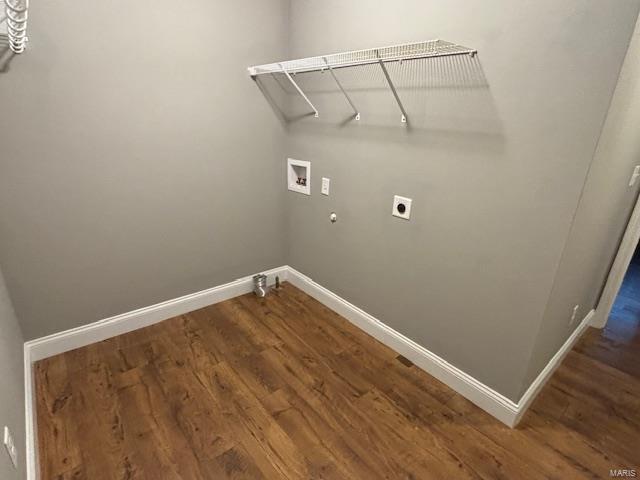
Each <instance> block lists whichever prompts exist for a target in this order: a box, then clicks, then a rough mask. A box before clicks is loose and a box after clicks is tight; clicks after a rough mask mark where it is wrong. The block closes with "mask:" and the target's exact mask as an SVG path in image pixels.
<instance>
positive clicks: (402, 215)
mask: <svg viewBox="0 0 640 480" xmlns="http://www.w3.org/2000/svg"><path fill="white" fill-rule="evenodd" d="M411 202H412V200H411V199H410V198H407V197H401V196H399V195H395V196H394V197H393V209H392V210H391V215H393V216H394V217H398V218H404V219H405V220H409V219H410V218H411ZM400 204H403V205H404V206H405V210H404V212H400V211H398V205H400Z"/></svg>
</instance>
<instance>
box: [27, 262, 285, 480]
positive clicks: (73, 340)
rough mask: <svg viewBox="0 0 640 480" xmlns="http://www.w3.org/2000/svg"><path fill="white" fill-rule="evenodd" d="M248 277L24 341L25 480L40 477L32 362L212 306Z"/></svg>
mask: <svg viewBox="0 0 640 480" xmlns="http://www.w3.org/2000/svg"><path fill="white" fill-rule="evenodd" d="M287 272H288V268H287V267H286V266H284V267H279V268H274V269H272V270H268V271H266V272H261V273H264V274H265V275H267V276H268V277H269V282H268V283H270V284H271V283H273V279H274V278H275V276H276V275H278V276H279V277H280V279H281V280H282V281H285V280H286V279H287ZM251 277H252V275H250V276H248V277H244V278H240V279H238V280H234V281H233V282H230V283H226V284H224V285H220V286H217V287H213V288H209V289H207V290H202V291H200V292H196V293H192V294H189V295H184V296H182V297H178V298H174V299H173V300H168V301H166V302H161V303H157V304H155V305H151V306H150V307H144V308H140V309H138V310H133V311H132V312H128V313H123V314H121V315H116V316H114V317H110V318H106V319H104V320H99V321H97V322H94V323H90V324H88V325H83V326H81V327H78V328H73V329H71V330H66V331H64V332H60V333H54V334H53V335H48V336H46V337H42V338H38V339H36V340H30V341H28V342H26V343H25V344H24V368H25V415H26V437H27V446H26V452H27V453H26V455H27V479H28V480H37V479H38V476H39V471H38V467H37V465H38V460H37V454H38V449H37V435H36V415H35V413H36V411H35V391H34V384H33V363H34V362H37V361H38V360H42V359H44V358H48V357H52V356H54V355H58V354H60V353H64V352H68V351H69V350H74V349H76V348H80V347H84V346H87V345H91V344H92V343H96V342H101V341H102V340H106V339H108V338H112V337H115V336H117V335H122V334H123V333H127V332H131V331H133V330H138V329H140V328H144V327H148V326H149V325H153V324H155V323H158V322H162V321H163V320H167V319H169V318H172V317H175V316H177V315H182V314H185V313H188V312H192V311H194V310H197V309H199V308H203V307H206V306H207V305H213V304H214V303H218V302H222V301H224V300H228V299H230V298H233V297H237V296H239V295H244V294H245V293H249V292H251V291H252V290H253V280H252V278H251Z"/></svg>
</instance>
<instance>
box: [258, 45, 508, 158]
mask: <svg viewBox="0 0 640 480" xmlns="http://www.w3.org/2000/svg"><path fill="white" fill-rule="evenodd" d="M386 65H387V69H388V71H389V75H390V77H391V79H392V81H393V83H394V85H395V86H396V89H397V91H398V95H399V97H400V99H401V101H402V104H403V105H404V108H405V110H406V111H407V117H408V123H407V124H404V123H402V122H401V120H400V119H401V112H400V109H399V107H398V104H397V103H396V101H395V99H394V97H393V93H392V92H391V90H390V88H389V86H388V83H387V81H386V79H385V77H384V74H383V72H382V69H381V68H380V66H379V65H376V64H373V65H362V66H355V67H348V68H340V69H335V73H336V76H337V77H338V79H339V81H340V83H341V84H342V85H343V87H344V89H345V90H346V91H347V93H348V94H349V96H350V97H351V99H352V101H353V104H354V105H355V107H356V109H357V110H358V111H359V112H360V116H361V120H356V119H355V112H354V111H353V109H352V108H351V106H350V105H349V103H348V101H347V99H346V98H345V97H344V95H343V94H342V92H341V91H340V89H339V87H338V86H337V84H336V82H335V81H334V80H333V77H332V76H331V74H330V73H329V72H326V71H325V72H309V73H298V74H296V75H295V76H294V79H295V81H296V82H297V83H298V85H299V86H300V88H301V89H302V90H303V91H304V92H305V94H306V95H307V96H308V97H309V99H310V100H311V102H313V104H314V105H315V106H316V108H317V109H318V112H319V118H314V116H313V112H312V111H310V108H309V106H308V105H307V104H306V102H305V101H304V100H303V99H302V97H301V96H300V95H299V94H298V92H297V91H296V90H295V88H294V87H293V85H292V84H291V83H290V82H289V81H288V79H287V78H286V76H285V75H284V74H270V75H260V76H258V77H256V83H257V85H258V87H259V88H260V90H261V91H262V92H263V94H264V96H265V98H266V99H267V101H268V102H269V104H270V105H271V107H272V109H273V111H274V113H275V114H276V115H277V116H278V118H279V119H280V121H281V122H282V123H283V124H284V125H286V126H287V127H288V128H289V129H290V130H292V131H304V132H308V133H324V134H331V135H340V134H345V135H351V134H353V133H354V131H355V130H356V129H358V135H362V134H365V135H366V134H369V135H371V136H372V137H377V136H378V135H380V134H381V133H383V132H384V133H385V137H387V139H390V138H388V136H389V134H390V132H392V131H395V132H397V134H398V139H402V138H406V136H407V135H408V134H410V133H412V134H413V133H415V134H420V133H422V134H423V135H416V136H415V137H416V138H424V139H425V140H428V141H432V140H433V139H434V138H435V137H438V138H439V139H440V140H444V141H445V142H446V143H451V145H460V142H458V141H457V138H458V137H459V136H460V135H464V136H465V137H467V138H469V137H473V138H475V139H476V140H477V141H480V142H482V143H486V144H488V145H491V146H492V147H493V148H498V149H499V150H502V149H503V147H504V136H503V128H502V123H501V121H500V118H499V115H498V112H497V110H496V107H495V102H494V100H493V96H492V94H491V89H490V87H489V83H488V82H487V79H486V77H485V75H484V71H483V69H482V65H481V64H480V60H479V58H478V55H475V56H473V57H472V56H470V55H457V56H450V57H438V58H424V59H417V60H405V61H404V62H391V63H388V64H386ZM391 136H392V137H393V135H391ZM463 144H467V142H464V143H463Z"/></svg>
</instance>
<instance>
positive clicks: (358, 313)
mask: <svg viewBox="0 0 640 480" xmlns="http://www.w3.org/2000/svg"><path fill="white" fill-rule="evenodd" d="M288 270H289V271H288V274H287V278H288V280H289V282H291V283H292V284H293V285H295V286H296V287H298V288H300V289H301V290H303V291H304V292H305V293H307V294H308V295H310V296H312V297H313V298H315V299H316V300H318V301H319V302H321V303H323V304H324V305H326V306H327V307H329V308H331V309H332V310H334V311H335V312H337V313H339V314H340V315H342V316H343V317H344V318H346V319H347V320H349V321H350V322H351V323H353V324H354V325H356V326H357V327H359V328H360V329H362V330H364V331H365V332H367V333H368V334H369V335H371V336H372V337H374V338H376V339H377V340H378V341H380V342H382V343H384V344H385V345H387V346H388V347H390V348H392V349H393V350H395V351H396V352H398V353H400V354H401V355H403V356H405V357H406V358H408V359H409V360H411V361H412V362H413V363H414V364H415V365H417V366H418V367H420V368H421V369H422V370H424V371H426V372H427V373H429V374H431V375H433V376H434V377H435V378H437V379H438V380H440V381H441V382H443V383H444V384H446V385H447V386H449V387H451V388H452V389H453V390H455V391H456V392H458V393H459V394H460V395H462V396H464V397H465V398H466V399H468V400H470V401H471V402H473V403H474V404H476V405H477V406H478V407H480V408H482V409H483V410H484V411H486V412H487V413H489V414H491V415H493V416H494V417H495V418H497V419H498V420H500V421H501V422H503V423H505V424H506V425H508V426H510V427H515V426H516V425H517V424H518V422H519V421H520V419H521V418H522V416H523V415H524V413H525V412H526V410H527V408H528V407H529V405H531V402H532V401H533V399H534V398H535V397H536V395H537V394H538V393H539V391H540V390H541V389H542V387H543V386H544V384H545V383H546V382H547V380H549V378H550V377H551V375H552V374H553V372H554V371H555V370H556V368H558V366H559V365H560V363H561V362H562V359H563V358H564V357H565V355H566V354H567V353H568V352H569V351H570V350H571V348H573V345H574V344H575V342H576V341H577V340H578V338H580V335H582V333H583V332H584V330H585V329H586V328H587V327H588V326H589V322H590V320H591V317H592V316H593V313H594V312H593V310H592V311H591V312H589V314H588V315H587V316H586V317H585V318H584V319H583V320H582V322H580V325H579V326H578V328H576V330H575V331H574V332H573V334H572V335H571V337H569V339H568V340H567V341H566V342H565V343H564V345H563V346H562V348H561V349H560V350H559V351H558V352H557V353H556V354H555V355H554V356H553V358H552V359H551V360H550V361H549V363H548V364H547V366H546V367H545V368H544V370H543V371H542V372H541V373H540V375H538V377H537V378H536V380H535V381H534V382H533V384H532V385H531V386H530V387H529V389H527V391H526V392H525V394H524V395H523V397H522V398H521V399H520V401H519V402H518V403H515V402H514V401H512V400H510V399H508V398H507V397H505V396H504V395H502V394H501V393H498V392H496V391H495V390H493V389H492V388H491V387H488V386H487V385H485V384H484V383H482V382H480V381H479V380H476V379H475V378H474V377H472V376H471V375H468V374H467V373H465V372H463V371H462V370H460V369H459V368H457V367H455V366H453V365H451V364H450V363H449V362H447V361H446V360H445V359H443V358H441V357H439V356H438V355H436V354H435V353H433V352H430V351H429V350H427V349H426V348H424V347H422V346H420V345H418V344H417V343H415V342H414V341H413V340H411V339H410V338H407V337H405V336H404V335H402V334H401V333H399V332H397V331H395V330H394V329H392V328H391V327H389V326H388V325H385V324H384V323H382V322H381V321H380V320H378V319H377V318H375V317H373V316H371V315H369V314H368V313H367V312H365V311H363V310H362V309H360V308H358V307H356V306H355V305H353V304H351V303H349V302H347V301H346V300H345V299H343V298H341V297H339V296H338V295H336V294H335V293H333V292H331V291H330V290H327V289H326V288H324V287H323V286H321V285H319V284H317V283H316V282H314V281H313V280H311V279H310V278H309V277H307V276H305V275H303V274H302V273H300V272H298V271H297V270H295V269H294V268H291V267H288Z"/></svg>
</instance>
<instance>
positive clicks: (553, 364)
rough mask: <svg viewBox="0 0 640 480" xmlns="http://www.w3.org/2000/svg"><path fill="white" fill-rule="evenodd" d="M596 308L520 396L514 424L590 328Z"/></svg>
mask: <svg viewBox="0 0 640 480" xmlns="http://www.w3.org/2000/svg"><path fill="white" fill-rule="evenodd" d="M595 313H596V312H595V310H591V311H590V312H589V313H587V315H586V316H585V317H584V318H583V319H582V321H581V322H580V325H578V327H577V328H576V329H575V330H574V331H573V333H572V334H571V336H570V337H569V338H567V340H566V342H564V344H563V345H562V347H560V350H558V351H557V352H556V354H555V355H554V356H553V357H551V360H549V363H547V365H546V366H545V367H544V368H543V369H542V371H541V372H540V373H539V374H538V376H537V377H536V379H535V380H534V381H533V383H532V384H531V385H529V388H527V391H526V392H524V395H522V397H521V398H520V401H519V402H518V415H517V416H516V419H515V422H514V424H515V425H517V424H518V422H519V421H520V420H521V419H522V416H523V415H524V414H525V412H526V411H527V409H528V408H529V407H530V406H531V403H532V402H533V400H534V399H535V398H536V397H537V396H538V393H540V390H542V387H544V386H545V384H546V383H547V382H548V381H549V379H550V378H551V375H553V372H555V371H556V369H557V368H558V367H559V366H560V364H561V363H562V360H564V357H566V356H567V354H568V353H569V352H570V351H571V349H572V348H573V346H574V345H575V344H576V342H577V341H578V339H579V338H580V337H581V336H582V334H583V333H584V332H585V330H586V329H587V328H589V326H590V324H591V321H592V319H593V316H594V314H595Z"/></svg>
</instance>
